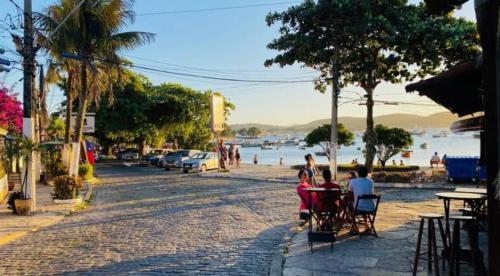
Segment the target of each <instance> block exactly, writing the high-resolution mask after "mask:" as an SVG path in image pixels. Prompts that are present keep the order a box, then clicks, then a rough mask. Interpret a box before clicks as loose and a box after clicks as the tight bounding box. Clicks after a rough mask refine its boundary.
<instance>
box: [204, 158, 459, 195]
mask: <svg viewBox="0 0 500 276" xmlns="http://www.w3.org/2000/svg"><path fill="white" fill-rule="evenodd" d="M297 173H298V171H297V170H295V169H292V168H291V167H289V166H278V165H250V164H242V165H241V168H238V169H237V168H235V167H234V166H230V167H229V172H224V173H220V172H217V171H208V172H206V173H200V176H202V177H215V178H238V179H246V180H257V181H267V182H285V183H295V184H296V183H298V178H297ZM319 177H320V176H319ZM339 178H340V179H341V180H343V178H344V173H342V172H341V173H340V176H339ZM319 181H322V179H321V178H319ZM375 188H403V189H404V188H406V189H450V190H451V189H455V188H456V186H455V185H454V184H450V183H447V182H433V183H375Z"/></svg>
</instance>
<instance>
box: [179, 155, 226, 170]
mask: <svg viewBox="0 0 500 276" xmlns="http://www.w3.org/2000/svg"><path fill="white" fill-rule="evenodd" d="M218 168H219V159H218V157H217V153H215V152H200V153H197V154H195V155H193V156H192V157H191V158H189V159H187V160H185V161H182V171H183V172H185V173H188V172H190V171H196V172H205V171H207V170H212V169H218Z"/></svg>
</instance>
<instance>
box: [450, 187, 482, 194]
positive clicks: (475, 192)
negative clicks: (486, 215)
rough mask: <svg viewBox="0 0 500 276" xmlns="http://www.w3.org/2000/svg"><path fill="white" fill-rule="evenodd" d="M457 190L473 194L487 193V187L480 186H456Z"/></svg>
mask: <svg viewBox="0 0 500 276" xmlns="http://www.w3.org/2000/svg"><path fill="white" fill-rule="evenodd" d="M455 192H457V193H471V194H481V195H486V193H487V192H486V189H479V188H456V189H455Z"/></svg>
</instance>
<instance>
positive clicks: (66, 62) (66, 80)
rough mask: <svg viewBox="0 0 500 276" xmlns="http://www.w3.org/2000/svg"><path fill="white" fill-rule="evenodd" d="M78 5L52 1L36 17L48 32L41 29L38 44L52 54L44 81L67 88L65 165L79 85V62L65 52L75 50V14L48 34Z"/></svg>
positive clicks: (73, 2) (42, 27)
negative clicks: (57, 3) (73, 39)
mask: <svg viewBox="0 0 500 276" xmlns="http://www.w3.org/2000/svg"><path fill="white" fill-rule="evenodd" d="M75 5H76V3H75V1H63V2H61V4H60V5H53V6H50V7H49V8H47V9H46V10H45V12H44V14H41V13H40V14H36V16H35V19H36V20H35V21H36V22H37V23H38V24H39V25H40V26H39V27H40V29H41V30H43V31H44V32H45V33H42V32H40V33H38V36H37V40H38V44H39V45H41V46H42V49H44V50H45V51H46V52H47V53H48V54H49V55H50V57H51V59H50V60H49V65H48V69H47V75H46V77H45V81H46V82H47V83H48V84H58V85H59V86H60V87H62V88H63V89H64V91H65V95H66V111H65V114H66V115H65V129H64V144H65V147H64V148H65V154H64V158H63V159H64V160H65V165H66V166H68V165H69V164H68V162H69V159H70V156H69V152H70V142H71V129H70V126H71V113H72V109H73V101H74V100H75V97H76V94H77V93H76V91H78V89H79V83H80V81H79V67H80V65H79V63H78V62H77V61H75V60H72V59H66V58H64V57H63V56H62V54H63V53H64V52H73V51H74V49H75V47H74V45H73V44H72V43H73V41H72V40H71V39H70V38H71V37H72V35H73V33H72V32H73V31H74V28H72V26H74V25H75V23H76V22H75V21H74V18H71V17H70V18H68V21H66V23H65V24H62V25H61V26H60V28H59V30H58V32H57V35H56V36H52V37H51V38H50V39H49V38H48V35H50V34H52V33H53V32H54V30H55V29H56V28H57V27H58V26H59V25H60V23H61V22H62V21H63V20H64V18H65V17H66V15H67V14H69V13H70V12H71V10H72V9H73V7H74V6H75ZM45 34H47V35H45Z"/></svg>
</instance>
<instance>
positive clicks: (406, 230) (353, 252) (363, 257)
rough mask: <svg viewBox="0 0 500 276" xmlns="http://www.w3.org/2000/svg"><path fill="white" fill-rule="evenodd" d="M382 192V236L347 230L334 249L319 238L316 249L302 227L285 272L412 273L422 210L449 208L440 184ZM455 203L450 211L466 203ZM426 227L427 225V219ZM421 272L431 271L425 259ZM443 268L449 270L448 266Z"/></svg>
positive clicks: (483, 238) (291, 275)
mask: <svg viewBox="0 0 500 276" xmlns="http://www.w3.org/2000/svg"><path fill="white" fill-rule="evenodd" d="M377 192H378V193H379V194H381V195H382V198H381V203H380V206H379V210H378V215H377V221H376V228H377V232H378V235H379V237H378V238H375V237H363V238H359V237H358V236H350V235H349V234H348V232H347V230H342V231H341V232H340V233H339V235H338V239H337V242H336V243H335V244H334V246H333V250H330V244H329V243H315V244H314V253H311V251H310V249H309V244H308V241H307V230H305V231H301V232H300V233H298V234H297V235H295V237H294V238H293V239H292V241H291V243H290V246H289V247H288V250H287V255H286V258H285V264H284V271H283V274H284V275H285V276H295V275H332V274H337V275H384V276H385V275H411V274H412V269H413V267H412V264H413V258H414V256H415V246H416V240H417V238H416V237H417V232H418V225H419V222H420V221H419V218H418V214H420V213H430V212H432V213H438V214H442V213H443V212H444V207H443V202H442V201H441V200H438V199H437V198H436V196H435V193H436V192H439V190H427V189H425V190H414V189H379V190H377ZM451 203H452V208H451V212H452V213H455V212H457V211H458V208H459V207H461V204H459V202H458V201H452V202H451ZM443 223H444V221H443ZM425 227H426V229H427V223H426V226H425ZM436 227H437V226H436ZM361 229H362V228H361ZM299 230H300V229H299ZM426 233H427V230H425V231H424V236H423V242H422V252H427V247H426V242H427V240H428V239H427V234H426ZM436 235H437V243H438V246H440V247H441V244H442V242H441V238H440V235H439V232H438V230H436ZM462 237H463V238H462V241H463V243H464V244H463V245H465V243H466V241H467V239H466V237H467V236H466V234H465V233H462ZM479 238H480V242H481V245H482V246H481V247H482V251H483V253H485V254H486V253H487V250H486V235H485V233H481V234H480V237H479ZM438 250H439V251H440V249H438ZM485 260H487V257H485ZM440 266H441V264H440ZM441 269H442V267H441ZM471 272H472V271H471V268H470V266H467V265H463V266H462V275H471ZM418 274H419V275H428V273H427V262H426V261H422V260H421V261H420V262H419V264H418ZM441 274H445V275H446V274H448V271H445V272H441Z"/></svg>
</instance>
